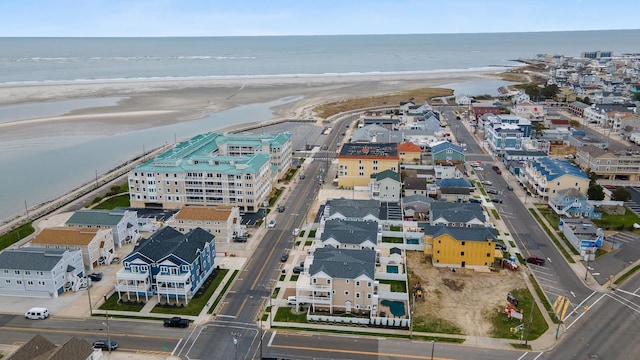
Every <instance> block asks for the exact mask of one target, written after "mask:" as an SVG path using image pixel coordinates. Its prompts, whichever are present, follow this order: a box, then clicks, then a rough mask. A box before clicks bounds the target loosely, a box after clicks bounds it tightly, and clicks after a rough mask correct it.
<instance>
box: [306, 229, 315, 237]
mask: <svg viewBox="0 0 640 360" xmlns="http://www.w3.org/2000/svg"><path fill="white" fill-rule="evenodd" d="M307 237H310V238H315V237H316V231H315V230H309V236H307Z"/></svg>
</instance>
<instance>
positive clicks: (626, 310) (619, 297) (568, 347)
mask: <svg viewBox="0 0 640 360" xmlns="http://www.w3.org/2000/svg"><path fill="white" fill-rule="evenodd" d="M585 305H590V306H589V309H588V311H587V312H584V308H583V307H580V308H579V309H578V311H577V312H575V313H573V314H572V315H571V316H570V317H569V318H568V319H567V320H566V321H565V326H566V327H567V334H566V335H565V338H564V339H561V342H560V344H559V345H558V346H556V347H555V348H554V349H553V350H552V351H550V352H549V353H548V355H546V358H547V359H567V360H570V359H616V360H637V359H638V358H639V357H638V356H639V354H640V341H638V339H640V321H639V320H640V276H637V275H636V276H635V277H633V278H631V279H629V280H627V282H626V283H624V284H623V286H621V287H619V288H618V289H617V290H616V291H615V292H613V293H610V294H598V295H597V296H594V297H593V298H592V299H590V301H589V302H588V304H585Z"/></svg>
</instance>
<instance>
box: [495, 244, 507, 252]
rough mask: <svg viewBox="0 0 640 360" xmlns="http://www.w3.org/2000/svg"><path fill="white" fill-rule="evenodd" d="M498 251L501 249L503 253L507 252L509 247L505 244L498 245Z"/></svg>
mask: <svg viewBox="0 0 640 360" xmlns="http://www.w3.org/2000/svg"><path fill="white" fill-rule="evenodd" d="M496 249H500V250H502V251H506V250H507V245H505V244H503V243H496Z"/></svg>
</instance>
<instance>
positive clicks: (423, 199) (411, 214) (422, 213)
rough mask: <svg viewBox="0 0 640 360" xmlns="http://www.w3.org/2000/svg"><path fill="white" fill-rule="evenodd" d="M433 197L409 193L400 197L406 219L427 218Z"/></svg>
mask: <svg viewBox="0 0 640 360" xmlns="http://www.w3.org/2000/svg"><path fill="white" fill-rule="evenodd" d="M433 201H434V200H433V199H432V198H430V197H428V196H424V195H410V196H405V197H404V198H402V211H403V214H404V219H405V220H407V221H425V220H428V219H429V212H430V211H431V203H433Z"/></svg>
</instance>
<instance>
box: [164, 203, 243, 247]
mask: <svg viewBox="0 0 640 360" xmlns="http://www.w3.org/2000/svg"><path fill="white" fill-rule="evenodd" d="M167 225H169V226H173V227H174V228H176V229H177V230H178V231H180V232H181V233H183V234H186V233H188V232H190V231H192V230H194V229H195V228H202V229H203V230H206V231H207V232H209V233H210V234H214V235H215V236H216V242H218V243H230V242H231V241H232V240H233V239H234V238H236V237H240V236H244V234H245V226H244V225H240V211H239V210H238V207H237V206H225V205H220V206H197V205H187V206H184V207H182V209H180V210H179V211H178V212H177V213H176V214H175V216H174V217H173V218H172V219H171V220H169V221H168V222H167Z"/></svg>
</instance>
